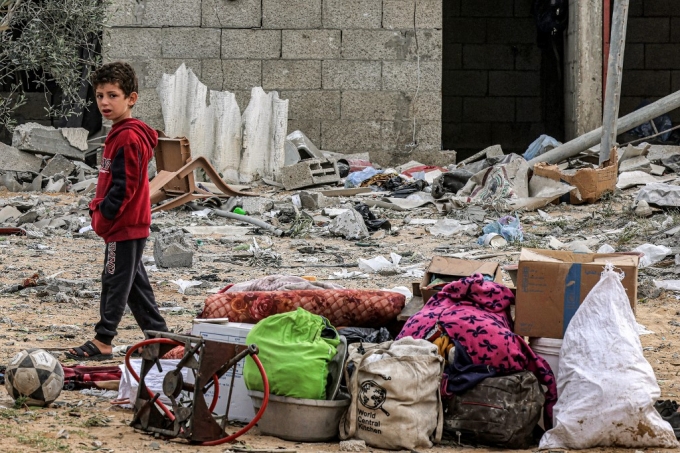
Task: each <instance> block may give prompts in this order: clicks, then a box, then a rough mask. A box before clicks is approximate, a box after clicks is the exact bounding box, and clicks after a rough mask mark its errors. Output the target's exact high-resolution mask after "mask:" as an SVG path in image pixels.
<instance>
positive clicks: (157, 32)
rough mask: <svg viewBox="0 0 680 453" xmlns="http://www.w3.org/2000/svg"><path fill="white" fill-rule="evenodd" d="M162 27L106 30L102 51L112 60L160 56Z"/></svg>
mask: <svg viewBox="0 0 680 453" xmlns="http://www.w3.org/2000/svg"><path fill="white" fill-rule="evenodd" d="M161 42H162V31H161V29H160V28H114V29H106V30H104V44H103V47H102V53H103V54H104V56H105V57H106V58H110V59H112V60H116V59H123V60H131V59H135V58H140V59H143V58H160V57H161V56H162V53H161Z"/></svg>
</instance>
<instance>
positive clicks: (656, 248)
mask: <svg viewBox="0 0 680 453" xmlns="http://www.w3.org/2000/svg"><path fill="white" fill-rule="evenodd" d="M633 251H634V252H642V253H644V256H643V257H642V258H640V267H649V266H651V265H652V264H656V263H658V262H659V261H661V260H663V259H664V258H666V256H668V255H670V254H671V253H672V250H671V249H670V248H669V247H666V246H665V245H654V244H642V245H641V246H639V247H635V248H634V249H633Z"/></svg>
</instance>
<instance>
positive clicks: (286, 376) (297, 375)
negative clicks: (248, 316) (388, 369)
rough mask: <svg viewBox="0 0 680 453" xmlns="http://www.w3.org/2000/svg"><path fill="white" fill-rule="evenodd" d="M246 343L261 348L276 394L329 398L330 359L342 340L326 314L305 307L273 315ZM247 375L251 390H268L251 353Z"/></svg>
mask: <svg viewBox="0 0 680 453" xmlns="http://www.w3.org/2000/svg"><path fill="white" fill-rule="evenodd" d="M322 333H323V335H324V337H326V338H323V337H322ZM327 337H332V338H327ZM246 343H247V344H252V343H255V344H256V345H257V347H258V348H259V349H260V353H259V354H258V355H257V356H258V358H259V359H260V361H261V362H262V365H263V366H264V370H265V372H266V373H267V378H268V380H269V391H270V392H271V393H272V394H274V395H279V396H288V397H291V398H305V399H313V400H325V399H326V385H327V382H328V363H329V362H330V361H331V360H332V359H333V357H335V354H336V353H337V346H338V344H339V343H340V337H339V335H338V332H337V331H336V330H335V328H334V327H333V326H331V325H330V323H329V322H328V320H327V319H326V318H323V317H321V316H318V315H314V314H312V313H310V312H308V311H306V310H304V309H302V308H298V309H297V310H295V311H292V312H289V313H279V314H277V315H273V316H269V317H267V318H265V319H263V320H262V321H260V322H258V323H257V324H256V325H255V327H253V328H252V330H251V331H250V333H249V334H248V336H247V337H246ZM243 378H244V380H245V383H246V387H247V388H248V390H255V391H259V392H262V391H264V385H263V383H262V378H261V377H260V371H259V370H258V368H257V365H256V364H255V361H253V359H252V358H250V357H249V356H248V357H246V363H245V365H244V367H243Z"/></svg>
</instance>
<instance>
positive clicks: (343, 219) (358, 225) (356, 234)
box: [328, 209, 369, 240]
mask: <svg viewBox="0 0 680 453" xmlns="http://www.w3.org/2000/svg"><path fill="white" fill-rule="evenodd" d="M328 231H330V233H331V234H332V235H334V236H342V237H344V238H345V239H347V240H357V239H365V238H367V237H368V236H369V233H368V228H366V223H364V219H363V217H361V214H359V213H358V212H357V211H355V210H354V209H348V210H347V211H345V212H343V213H342V214H340V215H339V216H337V217H336V218H335V219H333V221H332V222H331V224H330V225H329V226H328Z"/></svg>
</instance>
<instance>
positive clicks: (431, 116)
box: [409, 91, 442, 121]
mask: <svg viewBox="0 0 680 453" xmlns="http://www.w3.org/2000/svg"><path fill="white" fill-rule="evenodd" d="M414 95H415V93H410V96H411V97H412V98H413V96H414ZM413 116H415V117H416V119H417V120H419V121H441V119H442V94H441V91H420V92H418V96H417V97H415V99H413V100H412V104H411V110H410V115H409V117H413Z"/></svg>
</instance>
